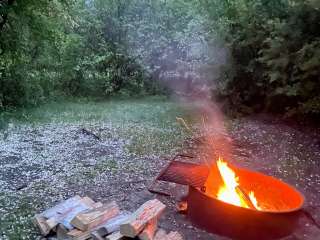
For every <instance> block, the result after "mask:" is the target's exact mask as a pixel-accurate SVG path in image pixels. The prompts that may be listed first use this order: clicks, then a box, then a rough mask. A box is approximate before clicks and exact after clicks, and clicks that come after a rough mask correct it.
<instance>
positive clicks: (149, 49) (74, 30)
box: [0, 0, 320, 115]
mask: <svg viewBox="0 0 320 240" xmlns="http://www.w3.org/2000/svg"><path fill="white" fill-rule="evenodd" d="M319 11H320V5H319V3H318V1H314V0H255V1H253V0H211V1H207V0H200V1H199V0H198V1H196V0H186V1H183V0H72V1H67V0H52V1H46V0H4V1H1V2H0V107H1V108H7V107H16V106H28V105H36V104H39V103H41V102H44V101H49V100H54V99H58V98H62V97H68V96H75V97H78V96H85V97H96V98H106V97H109V96H112V95H117V94H121V95H126V96H130V95H143V94H166V93H167V92H168V91H175V92H177V91H187V90H188V89H189V88H197V86H196V87H195V85H197V84H198V85H199V84H200V85H201V84H202V83H203V82H205V83H206V84H208V85H209V86H210V88H209V90H210V91H212V92H214V94H215V95H216V96H217V97H218V98H219V99H226V100H227V102H228V104H229V106H230V105H231V106H234V107H236V108H237V109H242V110H243V111H247V112H248V111H273V112H279V113H286V114H287V115H295V114H307V115H319V113H320V97H319V90H320V89H319V76H320V75H319V71H320V68H319V67H320V57H319V56H320V31H319V29H320V28H319V27H320V26H319V24H320V12H319ZM198 87H199V86H198ZM199 88H201V86H200V87H199Z"/></svg>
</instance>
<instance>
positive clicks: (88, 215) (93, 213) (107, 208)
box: [71, 202, 120, 231]
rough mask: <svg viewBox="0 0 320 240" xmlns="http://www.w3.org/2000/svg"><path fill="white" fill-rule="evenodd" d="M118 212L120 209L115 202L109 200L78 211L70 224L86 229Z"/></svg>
mask: <svg viewBox="0 0 320 240" xmlns="http://www.w3.org/2000/svg"><path fill="white" fill-rule="evenodd" d="M119 213H120V209H119V206H118V205H117V203H116V202H111V203H109V204H106V205H104V206H102V207H99V208H96V209H92V210H88V211H85V212H81V213H79V214H78V215H77V216H75V217H74V218H73V219H72V220H71V224H72V225H73V226H74V227H76V228H78V229H80V230H82V231H86V230H88V229H92V228H93V227H96V226H98V225H100V224H101V223H103V222H106V221H107V220H109V219H111V218H113V217H115V216H117V215H118V214H119Z"/></svg>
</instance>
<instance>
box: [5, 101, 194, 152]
mask: <svg viewBox="0 0 320 240" xmlns="http://www.w3.org/2000/svg"><path fill="white" fill-rule="evenodd" d="M187 112H188V111H187V109H182V108H181V107H180V106H178V105H177V104H176V103H173V102H171V101H170V100H168V99H167V98H165V97H149V98H144V99H134V100H110V101H100V102H93V101H89V102H88V101H87V100H78V101H76V100H75V101H70V102H57V103H49V104H45V105H42V106H40V107H37V108H31V109H23V110H20V111H16V112H12V113H9V114H6V116H5V117H4V118H3V120H2V129H3V130H4V129H6V128H8V123H9V126H10V125H11V126H18V125H21V124H29V125H32V126H35V127H36V126H37V125H39V124H48V123H58V124H63V123H64V124H75V123H76V124H83V125H84V126H86V125H87V124H89V125H90V124H93V123H96V124H110V125H112V126H113V127H115V128H117V134H118V136H120V137H121V138H123V139H128V140H130V144H129V145H128V146H127V149H128V150H129V151H130V152H132V153H135V154H140V155H145V154H158V153H163V154H166V153H169V152H170V151H171V150H169V149H170V148H172V147H173V145H174V146H175V147H174V148H176V147H179V145H181V143H182V139H183V138H184V137H185V132H184V130H183V129H181V128H180V127H179V126H178V124H177V122H176V120H175V118H176V117H181V116H182V117H184V118H186V119H190V116H188V113H187ZM10 123H11V124H10Z"/></svg>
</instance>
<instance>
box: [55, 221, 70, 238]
mask: <svg viewBox="0 0 320 240" xmlns="http://www.w3.org/2000/svg"><path fill="white" fill-rule="evenodd" d="M56 232H57V239H58V240H66V239H68V238H69V237H68V235H67V234H68V232H69V230H68V229H66V228H65V227H64V226H63V225H62V224H59V225H58V226H57V231H56Z"/></svg>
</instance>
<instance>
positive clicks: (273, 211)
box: [193, 165, 306, 214]
mask: <svg viewBox="0 0 320 240" xmlns="http://www.w3.org/2000/svg"><path fill="white" fill-rule="evenodd" d="M233 167H235V168H236V169H237V170H240V171H242V170H244V171H246V172H251V173H254V174H259V175H263V176H265V177H268V178H270V179H272V180H274V181H276V182H280V183H281V184H282V185H285V186H286V187H288V188H289V189H291V190H292V191H293V192H295V193H296V194H297V195H298V196H299V197H300V199H301V203H300V204H299V206H297V207H295V208H291V209H288V210H256V209H252V208H245V207H242V206H236V205H233V204H230V203H228V202H224V201H222V200H220V199H218V198H217V197H212V196H209V195H208V194H206V193H204V192H203V191H201V188H199V187H193V188H194V189H196V190H197V191H199V192H200V193H201V194H203V195H205V196H206V197H208V198H212V199H215V200H217V201H220V202H223V203H225V204H228V205H230V206H235V207H239V208H243V209H246V210H250V211H252V212H259V213H270V214H286V213H293V212H297V211H299V210H301V209H303V206H304V205H305V202H306V198H305V196H304V194H303V193H302V192H301V191H299V190H298V189H297V188H296V187H295V186H293V185H291V184H289V183H287V182H285V181H283V180H282V179H280V178H277V177H273V176H270V175H268V174H265V173H263V172H259V171H256V170H252V169H250V168H248V167H238V166H235V165H233Z"/></svg>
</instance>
